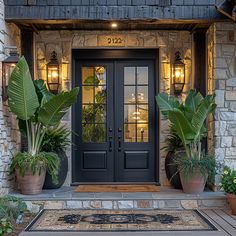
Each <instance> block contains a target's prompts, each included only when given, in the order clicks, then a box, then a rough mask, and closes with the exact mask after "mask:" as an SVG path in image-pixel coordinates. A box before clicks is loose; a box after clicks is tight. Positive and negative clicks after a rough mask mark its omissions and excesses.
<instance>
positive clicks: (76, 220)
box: [26, 210, 217, 232]
mask: <svg viewBox="0 0 236 236" xmlns="http://www.w3.org/2000/svg"><path fill="white" fill-rule="evenodd" d="M203 230H204V231H213V230H217V229H216V228H215V226H213V225H212V224H211V223H210V222H209V221H208V220H207V219H206V218H205V217H204V216H203V215H201V213H200V212H198V211H196V210H123V211H121V210H42V211H41V212H40V213H39V214H38V216H37V217H36V218H35V219H34V220H33V221H32V223H31V224H30V225H29V226H28V227H27V228H26V231H44V232H49V231H54V232H69V231H71V232H77V231H82V232H91V231H94V232H95V231H96V232H105V231H106V232H107V231H113V232H114V231H116V232H117V231H123V232H126V231H203Z"/></svg>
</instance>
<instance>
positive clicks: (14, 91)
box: [7, 57, 39, 120]
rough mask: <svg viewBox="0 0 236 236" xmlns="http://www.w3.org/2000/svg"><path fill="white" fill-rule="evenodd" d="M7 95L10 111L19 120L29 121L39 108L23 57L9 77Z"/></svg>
mask: <svg viewBox="0 0 236 236" xmlns="http://www.w3.org/2000/svg"><path fill="white" fill-rule="evenodd" d="M7 94H8V97H9V106H10V109H11V111H12V112H13V113H15V114H16V116H17V117H18V118H19V119H21V120H29V119H30V118H31V117H32V116H33V115H34V113H35V111H36V109H37V108H38V107H39V102H38V97H37V94H36V92H35V88H34V84H33V81H32V78H31V75H30V71H29V67H28V64H27V62H26V60H25V58H24V57H21V58H20V60H19V62H18V63H17V65H16V67H15V69H14V70H13V72H12V74H11V76H10V79H9V84H8V90H7Z"/></svg>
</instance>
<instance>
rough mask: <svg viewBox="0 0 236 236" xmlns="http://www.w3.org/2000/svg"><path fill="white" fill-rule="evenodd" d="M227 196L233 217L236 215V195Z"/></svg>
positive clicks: (228, 194)
mask: <svg viewBox="0 0 236 236" xmlns="http://www.w3.org/2000/svg"><path fill="white" fill-rule="evenodd" d="M226 196H227V200H228V202H229V205H230V208H231V211H232V215H236V195H235V194H231V193H227V195H226Z"/></svg>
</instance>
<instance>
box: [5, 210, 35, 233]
mask: <svg viewBox="0 0 236 236" xmlns="http://www.w3.org/2000/svg"><path fill="white" fill-rule="evenodd" d="M34 217H35V215H32V214H27V215H25V217H24V219H23V223H22V224H13V232H12V233H11V234H8V236H18V235H19V234H20V233H21V232H22V231H23V230H24V229H25V228H26V226H27V225H28V224H29V223H30V222H31V220H33V218H34Z"/></svg>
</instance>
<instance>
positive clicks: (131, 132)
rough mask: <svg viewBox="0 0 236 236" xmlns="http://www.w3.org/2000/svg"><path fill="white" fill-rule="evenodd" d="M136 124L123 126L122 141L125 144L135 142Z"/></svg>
mask: <svg viewBox="0 0 236 236" xmlns="http://www.w3.org/2000/svg"><path fill="white" fill-rule="evenodd" d="M136 126H137V125H136V124H124V140H125V142H127V143H133V142H136Z"/></svg>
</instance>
